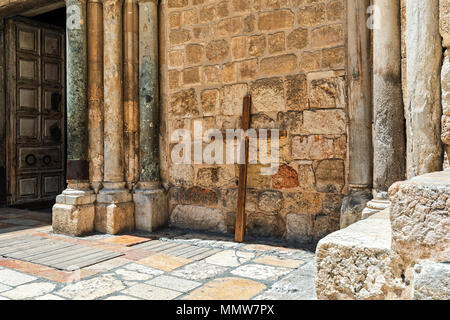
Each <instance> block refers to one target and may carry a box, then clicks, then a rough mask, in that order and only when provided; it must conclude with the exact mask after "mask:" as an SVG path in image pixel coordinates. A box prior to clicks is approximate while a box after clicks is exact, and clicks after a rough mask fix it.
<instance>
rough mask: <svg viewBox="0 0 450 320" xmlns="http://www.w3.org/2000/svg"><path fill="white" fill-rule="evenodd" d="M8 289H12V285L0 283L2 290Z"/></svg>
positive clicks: (0, 289) (0, 290)
mask: <svg viewBox="0 0 450 320" xmlns="http://www.w3.org/2000/svg"><path fill="white" fill-rule="evenodd" d="M7 290H11V287H10V286H7V285H5V284H1V283H0V292H3V291H7Z"/></svg>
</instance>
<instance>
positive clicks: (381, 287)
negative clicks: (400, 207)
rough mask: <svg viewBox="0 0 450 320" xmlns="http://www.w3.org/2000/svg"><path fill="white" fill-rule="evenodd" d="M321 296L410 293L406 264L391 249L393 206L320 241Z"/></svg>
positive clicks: (391, 296) (318, 284)
mask: <svg viewBox="0 0 450 320" xmlns="http://www.w3.org/2000/svg"><path fill="white" fill-rule="evenodd" d="M316 259H317V282H316V290H317V298H318V299H356V300H360V299H371V300H373V299H399V298H401V297H402V295H404V294H406V289H407V285H406V283H405V282H404V280H403V279H404V264H403V262H402V260H401V258H400V257H399V255H398V254H396V253H395V252H394V251H393V250H391V224H390V220H389V209H385V210H384V211H381V212H379V213H377V214H375V215H373V216H371V217H370V218H368V219H366V220H361V221H359V222H356V223H354V224H352V225H350V226H349V227H347V228H345V229H342V230H339V231H337V232H334V233H332V234H330V235H328V236H326V237H325V238H323V239H322V240H320V241H319V243H318V245H317V249H316Z"/></svg>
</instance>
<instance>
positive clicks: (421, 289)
mask: <svg viewBox="0 0 450 320" xmlns="http://www.w3.org/2000/svg"><path fill="white" fill-rule="evenodd" d="M413 284H414V299H417V300H449V299H450V263H449V262H446V263H435V262H431V261H420V262H419V263H417V264H416V265H415V266H414V280H413Z"/></svg>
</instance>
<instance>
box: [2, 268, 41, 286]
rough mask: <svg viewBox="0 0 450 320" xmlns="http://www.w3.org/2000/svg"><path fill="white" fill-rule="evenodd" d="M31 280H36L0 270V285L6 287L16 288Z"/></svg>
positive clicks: (17, 273) (18, 273) (6, 270)
mask: <svg viewBox="0 0 450 320" xmlns="http://www.w3.org/2000/svg"><path fill="white" fill-rule="evenodd" d="M33 280H36V278H35V277H32V276H29V275H26V274H23V273H20V272H16V271H13V270H8V269H3V270H0V283H2V284H6V285H8V286H18V285H21V284H24V283H27V282H31V281H33Z"/></svg>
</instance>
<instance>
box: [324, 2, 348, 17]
mask: <svg viewBox="0 0 450 320" xmlns="http://www.w3.org/2000/svg"><path fill="white" fill-rule="evenodd" d="M344 18H345V5H344V0H332V1H330V2H328V3H327V21H328V22H335V21H341V20H343V19H344Z"/></svg>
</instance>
